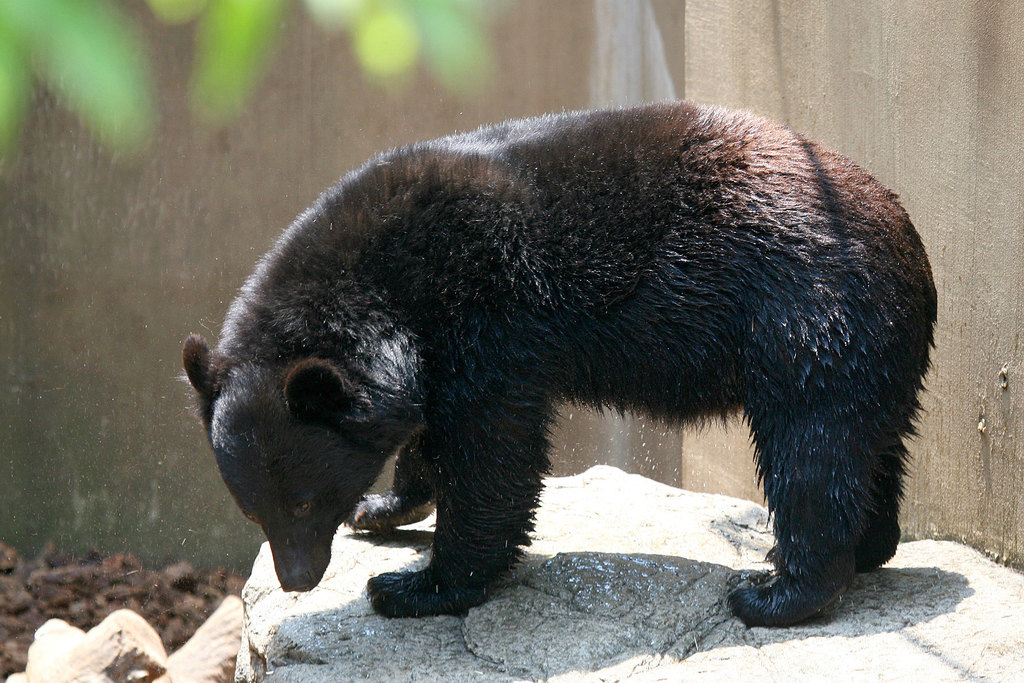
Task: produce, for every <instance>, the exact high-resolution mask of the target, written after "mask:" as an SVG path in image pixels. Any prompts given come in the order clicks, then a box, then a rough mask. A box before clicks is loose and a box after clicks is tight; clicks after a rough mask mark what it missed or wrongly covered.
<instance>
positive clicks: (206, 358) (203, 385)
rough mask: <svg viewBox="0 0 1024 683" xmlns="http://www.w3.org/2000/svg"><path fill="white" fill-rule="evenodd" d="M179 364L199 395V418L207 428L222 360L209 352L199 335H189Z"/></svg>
mask: <svg viewBox="0 0 1024 683" xmlns="http://www.w3.org/2000/svg"><path fill="white" fill-rule="evenodd" d="M181 362H182V365H184V366H185V375H186V376H187V377H188V381H189V383H190V384H191V385H192V388H193V389H195V390H196V393H197V394H198V395H199V417H201V418H202V420H203V422H204V423H205V424H206V425H207V427H209V424H210V418H211V417H212V412H213V401H214V399H215V398H217V394H219V393H220V384H221V381H222V379H223V375H224V370H225V363H224V358H223V357H221V356H219V355H217V354H216V353H215V352H213V351H211V350H210V345H209V344H207V343H206V340H205V339H203V338H202V337H201V336H200V335H198V334H190V335H189V336H188V338H187V339H186V340H185V345H184V347H183V348H182V350H181Z"/></svg>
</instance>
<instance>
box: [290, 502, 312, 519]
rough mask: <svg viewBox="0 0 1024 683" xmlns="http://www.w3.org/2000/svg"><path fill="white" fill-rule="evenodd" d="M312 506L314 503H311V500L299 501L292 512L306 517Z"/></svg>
mask: <svg viewBox="0 0 1024 683" xmlns="http://www.w3.org/2000/svg"><path fill="white" fill-rule="evenodd" d="M311 507H312V505H310V503H309V501H306V502H305V503H299V504H298V505H296V506H295V508H294V509H293V510H292V514H293V515H295V516H296V517H305V516H306V515H308V514H309V510H310V508H311Z"/></svg>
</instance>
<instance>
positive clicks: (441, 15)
mask: <svg viewBox="0 0 1024 683" xmlns="http://www.w3.org/2000/svg"><path fill="white" fill-rule="evenodd" d="M496 4H498V3H488V2H486V1H484V0H416V1H415V2H414V3H413V7H414V8H415V9H416V12H417V18H418V19H419V22H420V25H421V27H422V31H423V36H424V43H425V47H426V50H425V52H426V57H427V62H428V64H429V66H430V69H431V71H433V73H434V75H435V76H436V77H437V79H438V80H439V81H440V82H441V83H442V84H443V85H444V86H445V87H447V88H449V89H452V90H456V91H462V92H467V91H471V90H474V89H477V88H479V87H480V86H481V85H482V84H483V82H484V81H485V79H486V78H487V76H489V75H490V74H491V72H492V71H493V69H494V58H493V55H492V54H491V50H490V47H489V43H488V40H487V37H486V35H485V34H484V29H483V24H484V19H483V15H484V14H485V13H486V12H487V9H488V6H489V5H496Z"/></svg>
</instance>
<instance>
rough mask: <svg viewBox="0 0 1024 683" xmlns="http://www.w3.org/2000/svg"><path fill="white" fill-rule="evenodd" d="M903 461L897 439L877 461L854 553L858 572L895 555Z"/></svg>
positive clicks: (904, 457) (898, 438)
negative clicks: (862, 527)
mask: <svg viewBox="0 0 1024 683" xmlns="http://www.w3.org/2000/svg"><path fill="white" fill-rule="evenodd" d="M906 460H907V449H906V447H905V446H904V445H903V441H902V439H901V438H900V437H898V436H897V437H895V438H894V440H893V442H892V443H890V444H889V446H888V447H887V448H885V449H884V450H883V451H882V453H881V455H879V456H878V457H877V461H876V463H875V472H874V474H873V476H872V482H873V484H874V486H873V488H874V491H873V495H872V506H871V509H870V510H869V511H868V515H867V523H866V524H865V526H864V531H863V532H862V533H861V535H860V540H859V541H858V542H857V549H856V551H855V556H856V565H857V571H858V572H870V571H873V570H875V569H878V568H879V567H881V566H882V565H883V564H885V563H886V562H888V561H889V560H891V559H892V557H893V555H895V554H896V547H897V546H898V545H899V542H900V524H899V513H900V501H901V500H902V499H903V477H904V475H905V473H906Z"/></svg>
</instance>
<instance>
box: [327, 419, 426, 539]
mask: <svg viewBox="0 0 1024 683" xmlns="http://www.w3.org/2000/svg"><path fill="white" fill-rule="evenodd" d="M420 438H421V437H420V435H419V434H417V435H416V436H414V437H413V438H412V440H411V441H410V442H409V443H408V444H406V445H405V446H404V447H402V449H401V450H400V451H399V453H398V457H397V458H396V460H395V478H394V481H393V482H392V485H391V490H390V491H387V492H386V493H380V494H376V493H373V494H370V495H368V496H365V497H364V498H363V499H362V500H361V501H359V505H357V506H356V509H355V511H354V512H353V513H352V516H351V517H349V519H348V520H347V521H346V524H348V525H349V526H350V527H352V528H353V529H357V530H359V531H370V532H373V533H378V534H387V533H389V532H391V531H392V530H393V529H394V528H395V527H398V526H404V525H406V524H413V523H415V522H419V521H421V520H424V519H426V518H427V517H428V516H429V515H430V513H431V512H433V510H434V505H433V500H434V490H433V487H432V486H431V482H430V477H429V473H428V471H427V469H426V467H425V465H424V462H423V457H422V454H421V452H420Z"/></svg>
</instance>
